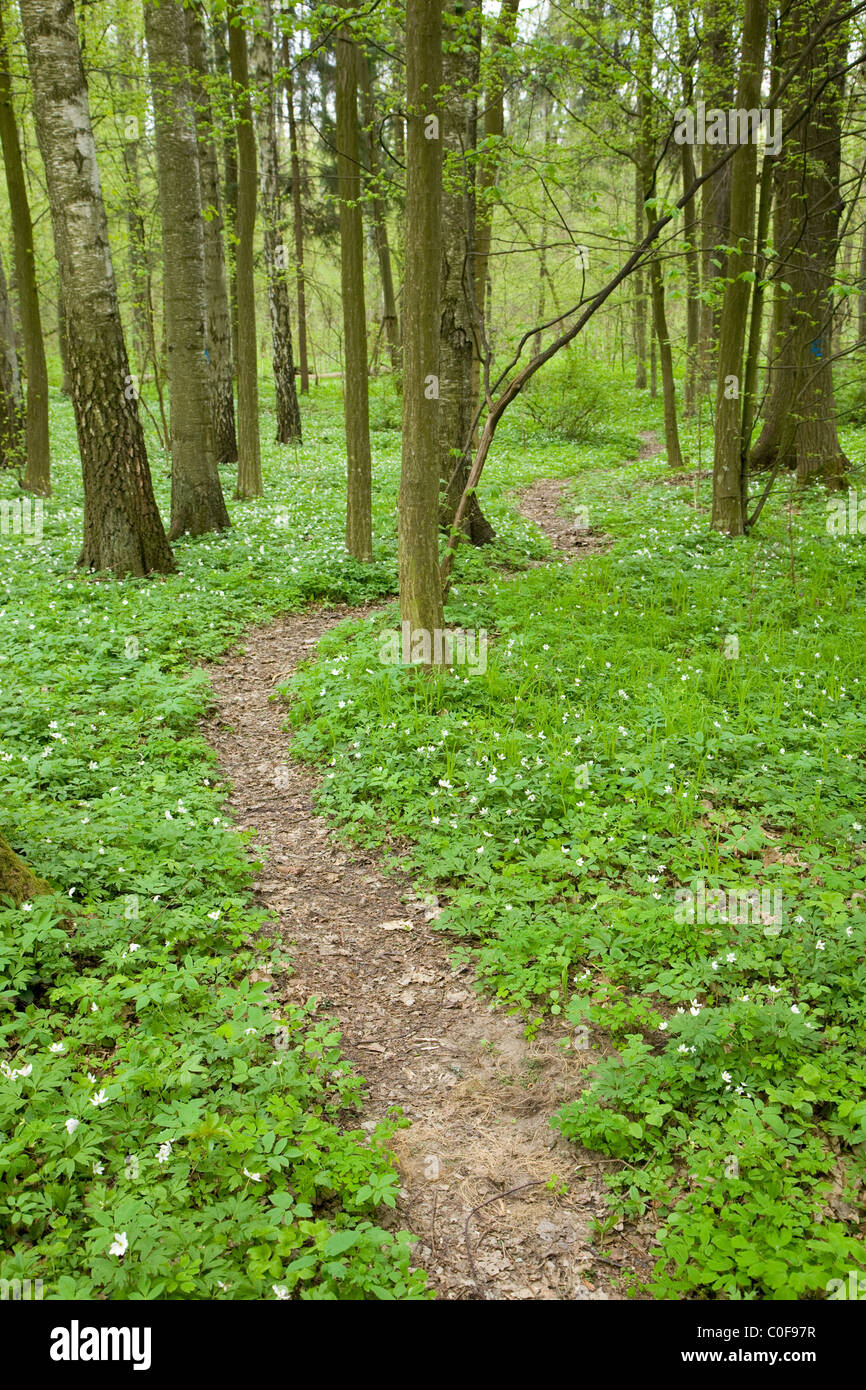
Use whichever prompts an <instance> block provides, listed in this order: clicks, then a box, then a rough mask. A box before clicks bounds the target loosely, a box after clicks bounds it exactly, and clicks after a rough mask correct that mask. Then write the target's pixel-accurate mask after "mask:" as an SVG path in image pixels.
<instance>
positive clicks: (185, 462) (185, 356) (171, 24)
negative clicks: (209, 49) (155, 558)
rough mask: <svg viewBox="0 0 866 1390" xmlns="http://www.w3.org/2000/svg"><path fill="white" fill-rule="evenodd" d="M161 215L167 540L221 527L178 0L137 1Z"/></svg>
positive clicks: (197, 187) (223, 514)
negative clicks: (167, 444) (150, 96)
mask: <svg viewBox="0 0 866 1390" xmlns="http://www.w3.org/2000/svg"><path fill="white" fill-rule="evenodd" d="M144 27H145V34H146V37H147V56H148V68H149V71H150V86H151V92H152V94H153V108H154V117H155V131H156V158H157V169H158V185H159V204H160V212H161V214H162V251H163V287H164V297H165V337H166V346H167V360H168V384H169V396H170V405H171V424H170V428H171V530H170V531H169V539H170V540H174V539H175V538H176V537H177V536H183V535H185V534H189V535H192V536H199V535H202V534H203V533H204V532H206V531H220V530H223V529H224V528H225V527H226V526H228V525H229V515H228V512H227V510H226V504H225V500H224V498H223V492H222V486H221V484H220V477H219V468H218V465H217V458H216V452H215V449H214V440H213V427H212V422H211V390H210V372H209V368H208V360H207V356H206V348H207V301H206V297H205V258H204V222H203V219H202V215H201V206H202V205H201V183H200V177H199V165H198V143H197V139H196V129H195V116H194V114H193V108H192V94H191V91H190V85H189V80H188V76H187V74H188V68H189V61H188V55H187V48H186V25H185V21H184V14H183V8H182V5H181V3H180V0H145V4H144Z"/></svg>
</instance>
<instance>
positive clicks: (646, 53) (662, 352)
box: [638, 0, 683, 471]
mask: <svg viewBox="0 0 866 1390" xmlns="http://www.w3.org/2000/svg"><path fill="white" fill-rule="evenodd" d="M652 16H653V0H641V15H640V57H639V60H638V74H639V79H640V90H639V95H638V111H639V121H640V127H641V153H642V155H643V159H644V170H643V182H644V188H645V190H646V192H645V195H644V201H645V203H646V202H648V201H649V200H650V199H652V198H654V196H655V182H656V173H655V172H654V163H655V160H654V152H655V136H654V130H653V108H652V102H653V95H652V86H651V82H652V63H653V52H652V48H653V28H652ZM656 217H657V213H656V211H655V209H654V208H650V207H647V209H646V229H647V231H651V230H652V227H653V225H654V223H655V220H656ZM649 281H650V295H651V302H652V310H653V327H654V329H655V336H656V341H657V343H658V356H659V366H660V367H661V374H662V397H663V400H664V416H665V451H666V453H667V461H668V465H669V467H671V468H674V469H676V470H677V471H679V470H680V469H681V468H682V466H683V458H682V453H681V451H680V435H679V429H678V427H677V394H676V386H675V383H674V364H673V355H672V353H671V341H670V335H669V333H668V323H667V312H666V310H665V290H664V282H663V280H662V268H661V265H660V264H659V259H658V256H657V255H653V256H652V257H651V259H650V264H649Z"/></svg>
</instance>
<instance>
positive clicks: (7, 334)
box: [0, 257, 27, 473]
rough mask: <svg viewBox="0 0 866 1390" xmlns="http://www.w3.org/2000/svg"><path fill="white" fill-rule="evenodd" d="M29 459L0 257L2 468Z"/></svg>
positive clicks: (18, 469)
mask: <svg viewBox="0 0 866 1390" xmlns="http://www.w3.org/2000/svg"><path fill="white" fill-rule="evenodd" d="M26 458H27V449H26V439H25V434H24V397H23V394H22V391H21V373H20V371H19V367H18V348H17V346H16V344H15V324H14V322H13V319H12V306H11V305H10V303H9V291H8V288H7V285H6V272H5V270H4V268H3V260H2V257H0V468H14V469H15V470H16V472H18V473H20V472H21V470H22V468H23V465H24V462H25V460H26Z"/></svg>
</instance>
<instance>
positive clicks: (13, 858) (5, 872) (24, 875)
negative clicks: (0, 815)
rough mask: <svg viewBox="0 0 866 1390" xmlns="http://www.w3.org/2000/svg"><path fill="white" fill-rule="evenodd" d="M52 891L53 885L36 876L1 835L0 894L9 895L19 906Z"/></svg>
mask: <svg viewBox="0 0 866 1390" xmlns="http://www.w3.org/2000/svg"><path fill="white" fill-rule="evenodd" d="M51 891H52V889H51V885H50V884H48V883H46V882H45V879H44V878H40V877H39V875H38V874H34V872H33V870H32V869H30V868H28V867H27V865H26V864H25V863H24V860H23V859H22V858H21V857H20V856H19V855H17V854H16V853H15V851H14V849H11V848H10V847H9V845H8V844H7V843H6V841H5V840H4V838H3V836H2V835H0V894H9V896H10V897H11V898H12V899H13V901H14V902H15V904H16V906H17V905H18V904H19V903H23V902H27V901H29V899H30V898H37V897H38V896H39V894H40V893H50V892H51Z"/></svg>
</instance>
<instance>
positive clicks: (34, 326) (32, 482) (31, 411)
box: [0, 7, 51, 497]
mask: <svg viewBox="0 0 866 1390" xmlns="http://www.w3.org/2000/svg"><path fill="white" fill-rule="evenodd" d="M0 143H2V146H3V163H4V165H5V167H6V188H7V190H8V193H9V212H10V216H11V220H12V235H13V238H14V243H15V272H16V276H15V278H16V281H17V287H18V304H19V308H20V311H21V337H22V342H23V347H24V371H25V375H26V377H27V406H26V440H27V465H26V467H25V469H24V478H23V480H22V483H21V486H22V487H23V488H24V489H25V490H26V491H27V492H36V493H40V494H41V495H42V496H43V497H50V495H51V455H50V447H49V440H48V368H47V366H46V364H45V343H44V341H43V338H42V320H41V317H40V313H39V291H38V289H37V286H36V257H35V254H34V251H33V223H32V221H31V217H30V204H29V201H28V198H27V183H26V181H25V178H24V164H23V161H22V159H21V146H20V144H19V140H18V124H17V122H16V119H15V108H14V106H13V103H12V76H11V73H10V71H9V54H8V52H7V49H6V38H5V34H4V31H3V18H2V7H0Z"/></svg>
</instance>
